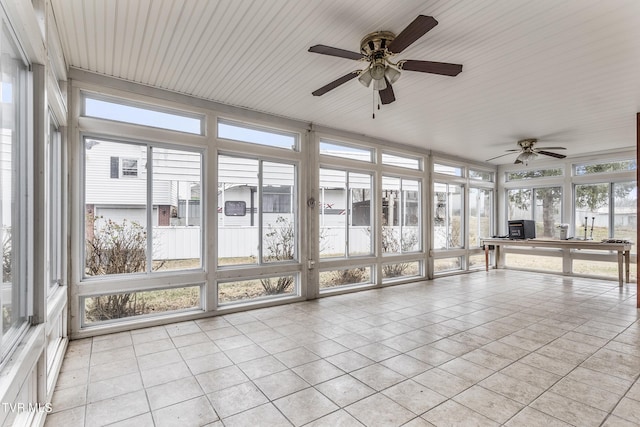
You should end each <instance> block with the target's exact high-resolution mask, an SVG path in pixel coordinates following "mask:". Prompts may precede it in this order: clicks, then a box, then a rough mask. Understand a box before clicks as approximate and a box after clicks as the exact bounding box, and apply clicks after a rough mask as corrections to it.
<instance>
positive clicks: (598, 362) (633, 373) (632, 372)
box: [580, 356, 640, 381]
mask: <svg viewBox="0 0 640 427" xmlns="http://www.w3.org/2000/svg"><path fill="white" fill-rule="evenodd" d="M580 366H581V367H583V368H587V369H591V370H594V371H598V372H602V373H604V374H610V375H613V376H616V377H618V378H622V379H624V380H627V381H633V380H635V379H636V378H637V377H638V375H639V374H640V367H633V366H628V365H625V364H622V363H612V362H611V361H609V360H607V359H602V358H600V357H596V356H591V357H590V358H588V359H587V360H585V361H584V362H582V364H581V365H580Z"/></svg>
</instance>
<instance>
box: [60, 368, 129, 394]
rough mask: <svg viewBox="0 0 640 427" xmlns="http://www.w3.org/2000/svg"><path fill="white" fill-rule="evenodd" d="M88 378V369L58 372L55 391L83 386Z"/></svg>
mask: <svg viewBox="0 0 640 427" xmlns="http://www.w3.org/2000/svg"><path fill="white" fill-rule="evenodd" d="M134 362H135V361H134ZM136 369H137V367H136ZM88 378H89V368H88V367H87V368H82V369H73V370H70V371H64V372H60V374H59V375H58V381H57V382H56V390H61V389H63V388H69V387H77V386H83V385H85V384H86V383H87V379H88Z"/></svg>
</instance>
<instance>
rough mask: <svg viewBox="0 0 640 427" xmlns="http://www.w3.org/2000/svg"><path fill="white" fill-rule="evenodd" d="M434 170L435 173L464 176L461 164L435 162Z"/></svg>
mask: <svg viewBox="0 0 640 427" xmlns="http://www.w3.org/2000/svg"><path fill="white" fill-rule="evenodd" d="M433 171H434V172H435V173H441V174H444V175H451V176H462V172H463V169H462V168H461V167H459V166H450V165H445V164H441V163H434V164H433Z"/></svg>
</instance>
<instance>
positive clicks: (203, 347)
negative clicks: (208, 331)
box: [178, 341, 220, 360]
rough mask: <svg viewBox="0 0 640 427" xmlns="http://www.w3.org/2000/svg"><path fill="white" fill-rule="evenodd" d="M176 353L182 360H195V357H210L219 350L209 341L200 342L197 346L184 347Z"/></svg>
mask: <svg viewBox="0 0 640 427" xmlns="http://www.w3.org/2000/svg"><path fill="white" fill-rule="evenodd" d="M178 352H180V355H181V356H182V358H183V359H184V360H189V359H195V358H196V357H205V356H210V355H212V354H214V353H219V352H220V349H219V348H218V346H217V345H215V344H214V343H213V342H211V341H206V342H201V343H198V344H191V345H188V346H185V347H180V348H178Z"/></svg>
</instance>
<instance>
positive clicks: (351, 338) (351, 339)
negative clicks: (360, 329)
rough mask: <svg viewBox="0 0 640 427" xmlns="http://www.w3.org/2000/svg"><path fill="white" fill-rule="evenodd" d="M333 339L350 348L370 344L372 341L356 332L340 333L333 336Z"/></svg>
mask: <svg viewBox="0 0 640 427" xmlns="http://www.w3.org/2000/svg"><path fill="white" fill-rule="evenodd" d="M333 340H334V341H335V342H337V343H338V344H341V345H343V346H345V347H347V348H349V349H351V350H353V349H354V348H357V347H362V346H363V345H367V344H371V343H372V342H373V340H370V339H367V338H365V337H363V336H362V335H359V334H356V333H351V334H346V335H340V336H339V337H335V338H334V339H333Z"/></svg>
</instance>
